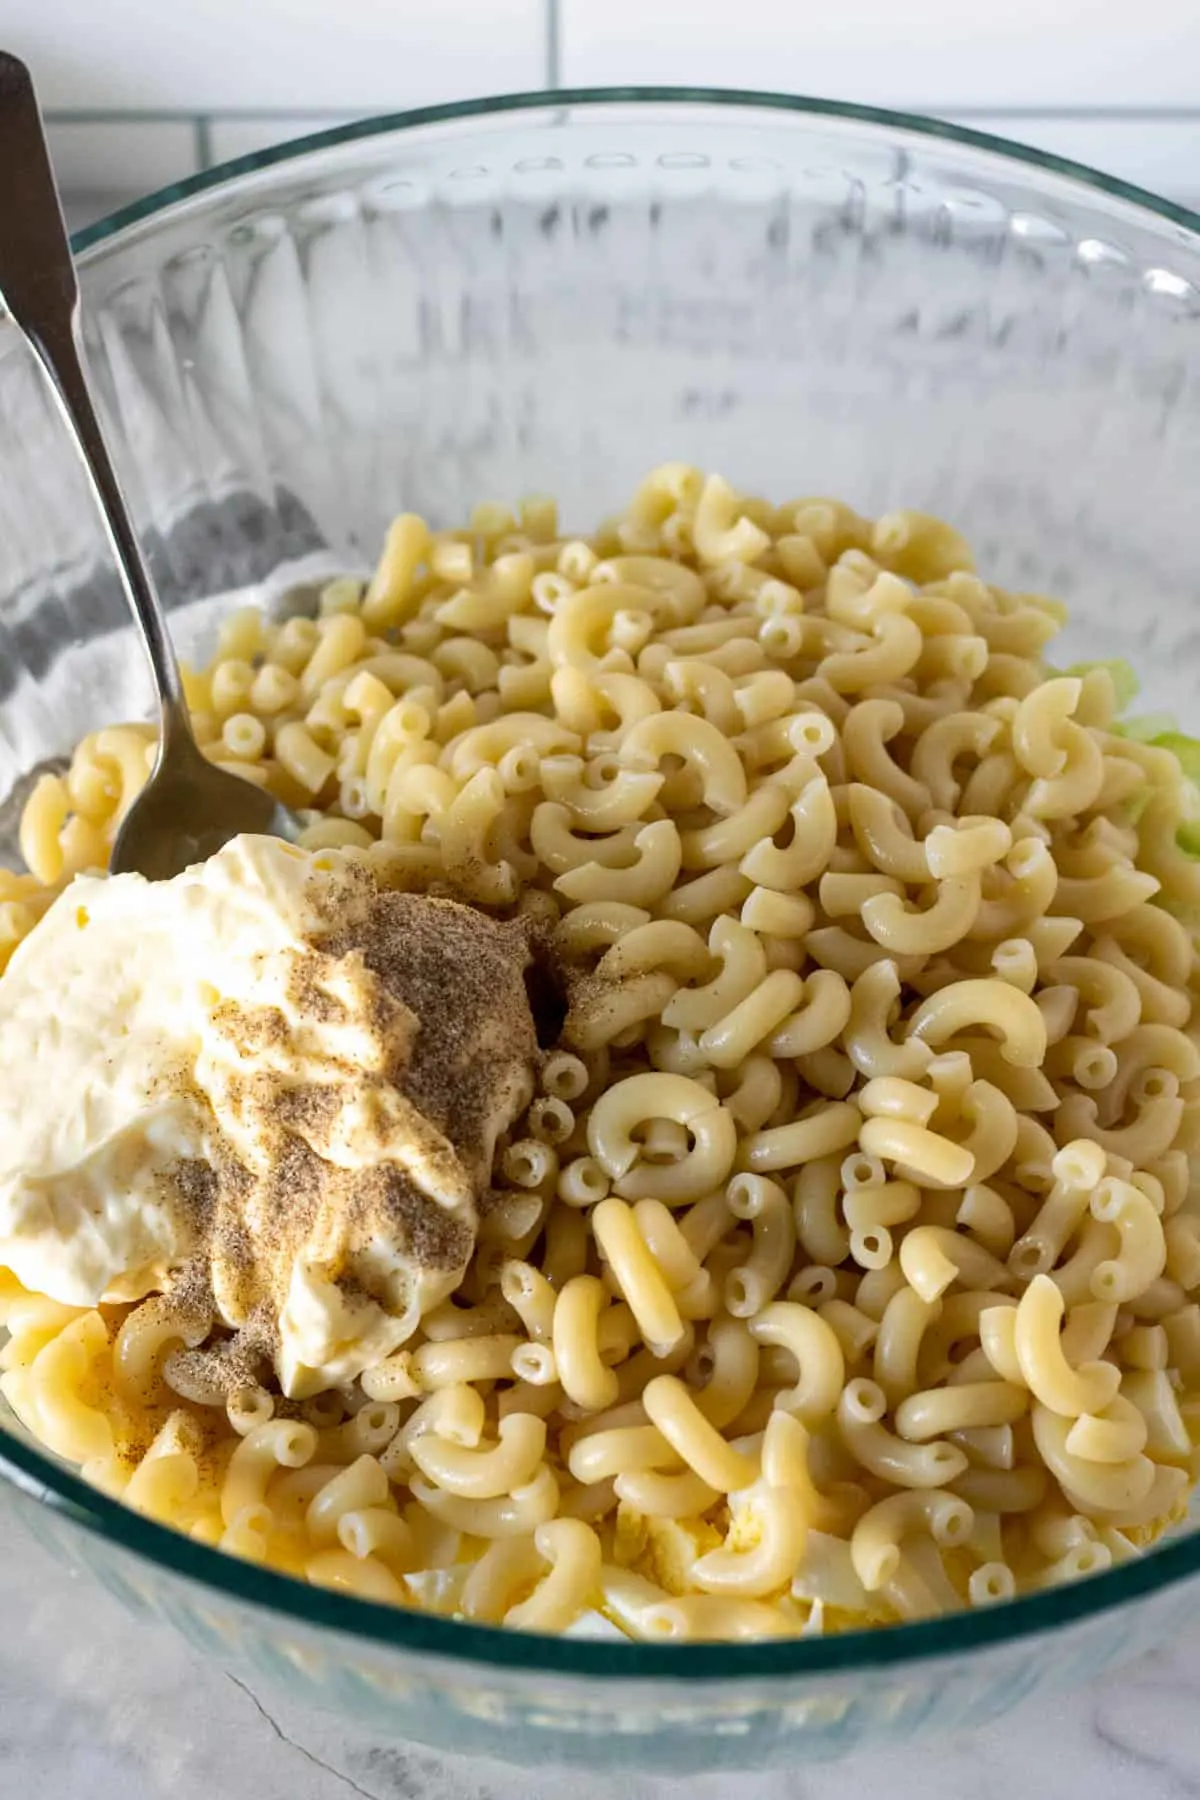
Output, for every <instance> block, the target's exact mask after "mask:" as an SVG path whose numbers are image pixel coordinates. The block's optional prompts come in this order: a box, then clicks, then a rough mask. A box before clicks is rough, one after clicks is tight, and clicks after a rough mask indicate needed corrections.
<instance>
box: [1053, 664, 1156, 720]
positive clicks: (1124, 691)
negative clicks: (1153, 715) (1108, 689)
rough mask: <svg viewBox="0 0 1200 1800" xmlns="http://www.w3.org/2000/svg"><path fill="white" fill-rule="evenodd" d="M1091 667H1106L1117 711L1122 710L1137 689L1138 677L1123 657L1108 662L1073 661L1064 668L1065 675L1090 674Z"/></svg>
mask: <svg viewBox="0 0 1200 1800" xmlns="http://www.w3.org/2000/svg"><path fill="white" fill-rule="evenodd" d="M1093 669H1107V670H1108V672H1109V674H1110V675H1111V676H1112V684H1113V692H1114V693H1115V694H1116V697H1117V711H1118V712H1124V710H1125V708H1126V707H1127V706H1128V705H1129V702H1130V701H1131V700H1132V699H1133V697H1134V695H1135V694H1136V693H1137V691H1138V678H1137V676H1136V675H1135V674H1134V672H1133V670H1132V669H1131V668H1130V666H1129V664H1128V663H1127V662H1126V661H1125V659H1124V658H1123V657H1116V658H1114V659H1113V660H1112V661H1109V662H1081V663H1075V664H1073V666H1072V667H1071V668H1069V669H1066V670H1064V673H1065V674H1067V675H1090V674H1091V672H1092V670H1093Z"/></svg>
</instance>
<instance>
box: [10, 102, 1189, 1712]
mask: <svg viewBox="0 0 1200 1800" xmlns="http://www.w3.org/2000/svg"><path fill="white" fill-rule="evenodd" d="M652 105H661V106H678V107H680V108H686V107H700V106H713V107H719V108H730V109H732V108H740V109H742V110H746V111H753V110H757V111H759V112H762V113H770V112H778V113H783V114H787V115H791V116H809V117H813V118H818V119H830V120H843V121H850V122H853V123H857V124H862V125H867V126H882V127H886V128H887V129H888V130H890V131H893V132H895V131H903V132H908V133H912V134H914V135H916V136H918V137H924V138H928V139H932V140H941V141H942V142H944V143H947V144H952V145H960V146H965V147H968V148H970V149H975V150H982V151H985V152H988V153H990V154H991V155H993V156H994V157H996V158H997V159H998V160H1000V161H1002V162H1004V161H1007V162H1009V163H1010V164H1014V165H1016V166H1018V167H1021V166H1023V167H1025V168H1032V169H1036V170H1038V171H1040V172H1043V173H1050V174H1054V175H1058V176H1063V177H1065V178H1067V179H1068V180H1069V181H1072V182H1074V183H1075V184H1076V185H1078V186H1080V187H1082V188H1084V189H1091V190H1093V191H1094V192H1097V193H1099V194H1102V195H1104V196H1106V197H1108V198H1113V199H1117V200H1121V201H1126V202H1129V203H1131V204H1133V205H1134V206H1136V207H1139V208H1141V209H1142V210H1144V211H1145V212H1148V213H1150V214H1151V215H1153V216H1155V217H1156V218H1157V219H1161V220H1165V221H1166V222H1167V223H1168V224H1171V225H1174V226H1176V227H1182V228H1183V230H1184V231H1185V232H1186V233H1187V234H1189V235H1193V236H1196V237H1197V238H1198V239H1200V214H1197V213H1196V212H1193V211H1191V210H1190V209H1188V208H1187V207H1184V206H1180V205H1178V204H1176V203H1175V202H1172V201H1169V200H1164V199H1161V198H1160V197H1158V196H1156V195H1154V194H1152V193H1150V192H1148V191H1147V190H1145V189H1142V188H1139V187H1136V186H1134V185H1133V184H1131V183H1129V182H1125V181H1121V180H1119V179H1118V178H1116V177H1115V176H1110V175H1105V174H1102V173H1100V172H1099V171H1097V170H1095V169H1091V168H1089V167H1088V166H1087V165H1086V164H1083V163H1078V162H1075V161H1073V160H1071V159H1069V158H1066V157H1060V156H1056V155H1052V154H1050V153H1048V152H1044V151H1039V150H1034V149H1032V148H1029V147H1027V146H1024V145H1020V144H1016V143H1013V142H1011V141H1009V140H1007V139H1005V138H1001V137H997V136H995V135H993V134H991V133H989V132H983V131H976V130H974V129H973V128H971V127H968V126H961V125H951V124H947V123H945V122H943V121H941V120H937V119H931V118H927V117H924V116H922V115H919V114H914V113H906V112H899V111H895V110H889V109H887V108H883V107H875V106H862V105H857V104H853V103H849V102H842V101H834V100H825V99H820V98H815V97H808V96H798V95H788V94H779V93H770V92H758V91H754V90H749V89H739V88H709V87H667V86H653V87H639V86H620V87H606V88H561V89H549V90H535V91H530V92H524V93H516V94H504V95H500V96H498V97H494V98H482V99H477V100H468V101H462V102H455V103H452V104H447V105H440V106H428V107H421V108H417V109H413V110H408V111H403V112H395V113H385V114H380V115H377V116H373V117H370V118H365V119H361V120H357V121H354V122H352V123H349V124H344V125H337V126H333V127H330V128H329V129H327V130H323V131H318V132H315V133H309V134H306V135H304V136H302V137H299V138H294V139H291V140H288V141H286V142H283V143H280V144H278V145H273V146H271V147H270V148H268V149H265V150H261V151H256V152H254V153H252V154H250V155H247V156H241V157H236V158H233V159H231V160H229V161H226V162H223V163H219V164H217V165H216V166H214V167H213V168H210V169H206V170H204V171H202V172H201V173H199V174H197V175H192V176H189V177H188V178H187V179H186V180H183V181H179V182H174V183H172V184H170V185H169V186H166V187H163V188H160V189H158V190H157V191H156V192H154V193H152V194H150V195H148V196H147V197H146V198H144V199H141V200H137V201H134V202H133V203H132V204H130V205H128V206H124V207H121V208H120V209H118V210H117V211H115V212H113V213H110V214H108V215H107V216H106V217H104V218H102V219H99V220H97V221H96V222H95V223H93V224H91V225H88V226H86V227H85V228H84V229H82V230H81V231H78V232H76V233H75V234H74V236H73V237H72V240H71V241H72V247H73V249H74V251H75V253H76V255H78V256H80V257H81V258H82V259H83V261H84V262H85V263H86V262H87V261H89V260H91V257H90V255H89V253H91V252H96V251H97V250H98V249H99V248H100V247H101V246H105V245H107V244H109V243H110V242H111V241H112V240H113V239H114V238H115V237H117V236H118V235H119V234H120V233H122V232H124V231H125V230H127V229H129V228H130V227H133V226H137V225H140V224H143V223H145V222H146V221H147V220H149V219H152V218H155V217H156V216H157V215H158V214H159V213H161V212H163V211H165V210H166V209H168V208H171V207H173V206H175V205H177V204H178V203H180V202H181V201H186V200H190V199H192V198H194V197H196V196H199V195H202V194H205V193H208V192H210V191H211V190H213V189H217V188H221V187H225V186H226V185H228V184H230V183H231V182H235V181H237V180H238V179H240V178H241V177H243V176H248V175H254V174H257V173H258V172H260V171H262V170H265V169H268V168H271V167H273V166H275V165H278V164H283V163H289V162H293V161H297V160H299V159H301V158H303V157H305V156H308V155H311V154H314V153H317V152H320V151H324V150H329V149H334V148H338V147H340V146H343V145H346V144H351V143H354V142H356V141H358V140H362V139H370V138H374V137H382V136H385V135H387V134H399V133H403V132H409V131H414V130H418V129H419V128H421V127H422V126H426V125H441V124H446V123H456V122H461V121H469V120H471V119H488V118H495V117H498V116H503V115H509V114H511V115H516V116H518V117H519V116H520V115H521V114H523V113H532V112H535V111H546V110H557V111H567V110H570V109H575V108H589V109H602V108H604V107H606V106H607V107H617V106H619V107H629V106H634V107H637V106H647V107H649V106H652ZM0 1479H4V1480H7V1481H8V1482H10V1483H11V1484H12V1485H13V1486H14V1487H15V1488H17V1489H18V1490H19V1491H20V1492H22V1493H23V1494H24V1495H25V1496H26V1497H27V1498H29V1499H32V1500H33V1501H34V1502H35V1503H36V1504H39V1505H42V1506H45V1507H46V1508H47V1509H48V1510H49V1511H50V1512H51V1513H52V1514H54V1515H55V1516H56V1517H59V1518H63V1519H69V1520H70V1521H71V1522H72V1523H73V1524H75V1525H78V1526H80V1527H81V1528H82V1529H83V1530H85V1531H87V1532H88V1533H89V1534H90V1535H92V1536H95V1537H98V1538H100V1539H102V1540H106V1541H107V1542H109V1543H110V1544H112V1545H113V1546H114V1547H115V1548H117V1549H118V1550H120V1551H123V1552H126V1553H128V1554H130V1555H132V1556H133V1557H134V1558H135V1559H137V1560H139V1561H141V1562H144V1563H149V1564H151V1565H160V1566H162V1568H163V1569H164V1570H165V1571H166V1572H167V1573H168V1574H169V1575H176V1576H179V1577H182V1578H183V1579H185V1580H187V1581H190V1582H192V1583H195V1584H196V1585H198V1586H199V1587H201V1588H203V1589H206V1590H208V1591H209V1592H210V1593H212V1594H216V1595H224V1596H227V1597H229V1598H232V1599H236V1600H239V1601H242V1602H244V1603H246V1604H248V1605H250V1606H251V1607H254V1608H256V1609H258V1610H259V1611H262V1612H266V1613H268V1614H270V1615H273V1616H275V1617H276V1618H277V1619H279V1620H280V1621H282V1620H285V1619H286V1620H290V1621H294V1622H295V1623H296V1624H297V1625H299V1626H301V1627H308V1628H316V1629H318V1630H328V1631H330V1632H333V1633H335V1634H337V1635H339V1636H342V1637H348V1638H357V1639H359V1640H362V1641H367V1642H369V1643H372V1644H376V1645H379V1646H381V1647H383V1648H386V1649H392V1650H399V1651H407V1652H411V1653H419V1654H420V1655H422V1656H423V1657H426V1658H429V1657H434V1658H436V1659H438V1660H439V1661H440V1662H442V1663H443V1664H445V1665H458V1666H460V1667H461V1668H462V1669H463V1670H464V1671H466V1670H468V1669H470V1668H472V1667H473V1668H475V1669H476V1670H479V1671H482V1672H486V1671H487V1670H488V1669H489V1668H490V1669H491V1670H492V1671H494V1672H500V1673H503V1674H509V1673H511V1674H514V1675H521V1674H544V1675H550V1676H553V1675H558V1676H563V1677H583V1678H586V1679H589V1680H591V1681H600V1682H602V1683H604V1686H605V1688H606V1690H608V1691H610V1692H612V1691H614V1690H615V1689H616V1688H618V1687H619V1684H620V1683H621V1682H622V1681H629V1682H637V1683H639V1684H641V1683H645V1682H651V1683H656V1684H672V1683H673V1684H679V1683H684V1684H690V1683H694V1682H705V1681H708V1682H716V1681H720V1682H721V1683H722V1685H723V1687H728V1685H729V1684H730V1683H731V1682H732V1683H734V1684H736V1686H737V1687H738V1689H739V1690H744V1688H745V1684H746V1683H748V1682H757V1683H761V1682H763V1681H764V1680H767V1681H769V1682H770V1697H772V1698H775V1697H778V1696H777V1695H776V1694H775V1688H776V1685H777V1684H778V1683H781V1682H784V1681H787V1680H788V1679H789V1678H795V1677H820V1676H835V1675H844V1674H846V1673H848V1672H851V1671H857V1670H866V1669H883V1668H886V1667H889V1666H894V1665H898V1664H909V1663H917V1662H925V1661H929V1660H931V1659H939V1658H940V1659H946V1658H952V1657H955V1656H959V1655H962V1654H963V1653H965V1652H969V1651H972V1650H980V1649H985V1648H988V1647H1001V1646H1005V1645H1008V1646H1014V1647H1015V1646H1016V1645H1018V1644H1019V1643H1020V1642H1022V1641H1023V1640H1027V1639H1029V1638H1032V1637H1036V1636H1040V1635H1043V1634H1049V1633H1051V1632H1055V1631H1060V1630H1062V1629H1063V1628H1064V1627H1066V1626H1068V1625H1071V1624H1079V1623H1082V1622H1083V1621H1085V1620H1089V1619H1092V1618H1097V1617H1099V1616H1100V1615H1101V1614H1103V1613H1106V1612H1110V1611H1112V1610H1113V1609H1116V1608H1120V1607H1122V1606H1124V1605H1126V1604H1128V1603H1129V1602H1131V1601H1134V1600H1136V1599H1139V1598H1143V1597H1145V1596H1148V1595H1151V1594H1154V1593H1157V1592H1159V1591H1161V1590H1164V1589H1166V1588H1168V1587H1170V1586H1173V1585H1174V1584H1175V1583H1177V1582H1181V1581H1183V1580H1185V1579H1187V1578H1188V1577H1191V1576H1195V1575H1197V1574H1200V1532H1195V1533H1191V1534H1189V1535H1188V1536H1187V1537H1184V1538H1181V1539H1179V1540H1177V1541H1174V1542H1171V1543H1168V1544H1167V1545H1165V1546H1163V1547H1162V1548H1159V1549H1156V1550H1155V1551H1154V1552H1153V1553H1152V1554H1150V1555H1148V1556H1145V1557H1142V1558H1139V1559H1136V1560H1133V1561H1130V1562H1128V1563H1125V1564H1123V1565H1121V1566H1120V1567H1119V1568H1115V1569H1111V1570H1109V1571H1108V1572H1106V1573H1104V1574H1101V1575H1097V1576H1092V1577H1090V1578H1089V1579H1088V1580H1086V1581H1081V1582H1076V1583H1073V1584H1071V1585H1069V1586H1065V1587H1060V1588H1055V1589H1051V1590H1048V1591H1046V1592H1045V1593H1041V1594H1034V1595H1027V1596H1024V1597H1022V1598H1020V1599H1017V1600H1012V1601H1008V1602H1004V1603H1002V1604H999V1605H996V1606H992V1607H987V1608H981V1609H980V1610H978V1611H975V1612H971V1611H967V1612H962V1613H956V1614H951V1615H947V1616H945V1617H942V1618H938V1619H933V1620H928V1621H923V1622H919V1623H913V1624H903V1625H897V1626H892V1627H887V1628H884V1629H879V1628H875V1629H869V1630H858V1631H850V1632H844V1633H838V1634H834V1635H831V1636H828V1637H810V1638H786V1639H774V1640H770V1641H765V1642H761V1643H702V1644H679V1645H675V1644H670V1645H666V1644H645V1643H639V1642H633V1641H630V1642H627V1643H621V1644H614V1643H612V1642H610V1641H603V1640H587V1639H571V1638H557V1637H547V1636H543V1635H540V1634H534V1633H524V1632H517V1631H506V1630H503V1629H501V1628H496V1627H492V1626H484V1625H476V1624H471V1623H466V1622H460V1621H456V1620H449V1619H444V1618H440V1617H438V1616H436V1615H433V1614H428V1613H423V1612H418V1611H416V1610H412V1611H409V1610H406V1609H400V1608H397V1607H392V1606H387V1605H383V1604H380V1603H377V1602H374V1601H370V1600H364V1599H359V1598H357V1597H355V1596H353V1595H347V1594H341V1593H337V1592H334V1591H332V1590H330V1589H327V1588H321V1587H314V1586H310V1585H308V1584H306V1583H303V1582H300V1581H297V1580H294V1579H293V1578H292V1577H290V1576H287V1575H284V1574H280V1573H276V1572H275V1571H273V1570H271V1569H268V1568H265V1567H262V1566H260V1565H257V1564H254V1563H250V1562H244V1561H241V1560H240V1559H238V1558H236V1557H234V1556H231V1555H229V1554H227V1553H226V1552H224V1551H221V1550H218V1549H214V1548H210V1547H209V1546H208V1545H206V1544H202V1543H199V1542H196V1541H194V1540H192V1539H190V1538H188V1537H185V1536H183V1535H181V1534H180V1533H177V1532H175V1531H173V1530H171V1529H169V1528H168V1527H166V1526H163V1525H159V1524H157V1523H155V1522H154V1521H153V1520H151V1519H148V1518H146V1517H144V1516H143V1515H141V1514H139V1513H136V1512H134V1511H133V1510H132V1509H131V1508H128V1507H126V1506H124V1505H123V1504H122V1503H121V1502H120V1501H118V1500H115V1499H113V1498H112V1497H111V1496H109V1495H107V1494H104V1493H102V1492H100V1491H99V1490H97V1489H94V1488H92V1487H91V1486H90V1485H88V1484H87V1483H86V1482H84V1481H83V1480H82V1479H81V1477H79V1476H78V1475H76V1474H74V1473H72V1472H71V1471H70V1470H69V1469H67V1468H65V1467H64V1466H62V1465H60V1464H58V1463H56V1462H54V1461H52V1460H51V1459H50V1458H49V1457H48V1456H46V1455H44V1454H43V1453H42V1452H41V1451H39V1450H37V1449H36V1448H34V1447H33V1445H32V1444H27V1443H25V1442H23V1441H22V1440H21V1439H19V1438H17V1437H15V1436H13V1435H12V1434H10V1433H8V1432H7V1431H0ZM750 1698H751V1696H750V1695H747V1699H750Z"/></svg>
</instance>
